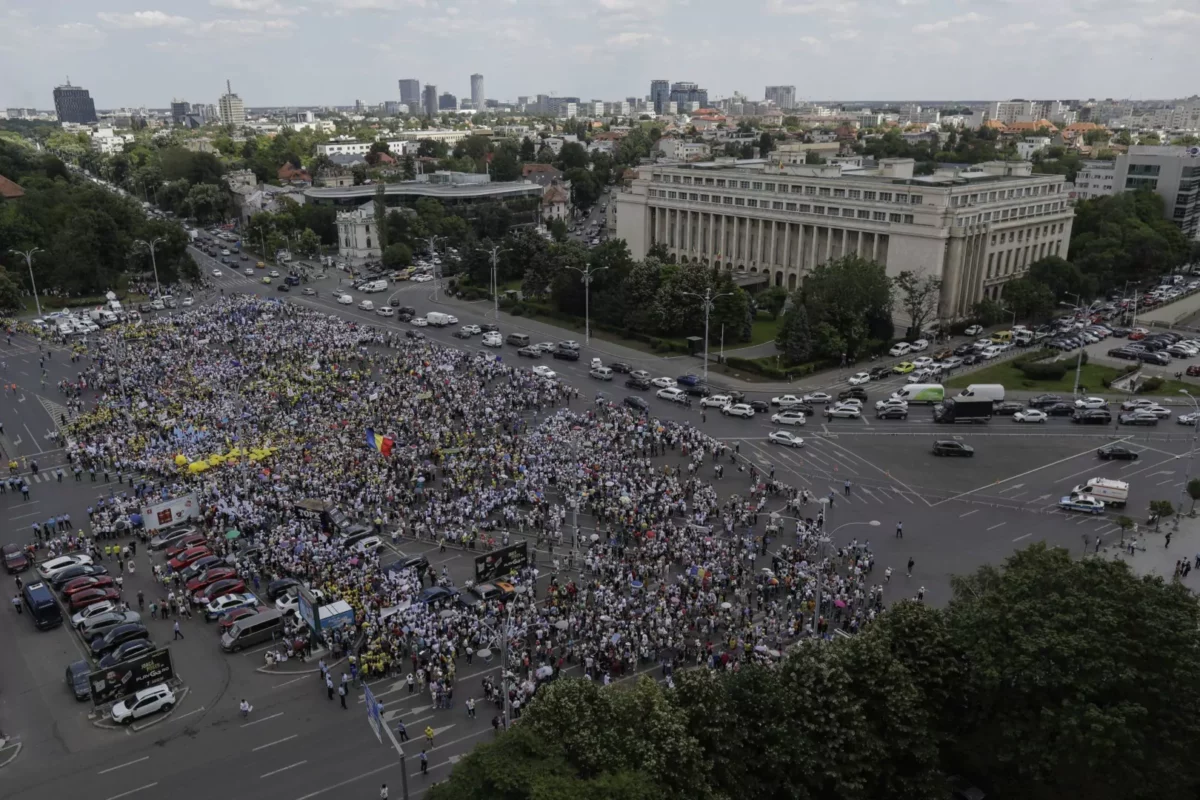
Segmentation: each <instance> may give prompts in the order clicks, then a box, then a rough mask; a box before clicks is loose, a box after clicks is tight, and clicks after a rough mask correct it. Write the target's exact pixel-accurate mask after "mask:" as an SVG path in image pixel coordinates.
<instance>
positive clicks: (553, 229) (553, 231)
mask: <svg viewBox="0 0 1200 800" xmlns="http://www.w3.org/2000/svg"><path fill="white" fill-rule="evenodd" d="M546 228H547V229H548V230H549V231H550V235H551V236H553V237H554V241H556V242H565V241H566V240H567V233H568V231H567V223H565V222H563V221H562V220H561V219H559V218H558V217H555V218H554V219H552V220H550V222H549V224H547V225H546Z"/></svg>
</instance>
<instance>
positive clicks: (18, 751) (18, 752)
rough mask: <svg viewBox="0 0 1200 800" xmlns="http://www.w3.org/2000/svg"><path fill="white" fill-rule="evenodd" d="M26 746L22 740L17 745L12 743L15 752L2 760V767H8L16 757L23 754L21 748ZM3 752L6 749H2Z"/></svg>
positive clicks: (0, 766)
mask: <svg viewBox="0 0 1200 800" xmlns="http://www.w3.org/2000/svg"><path fill="white" fill-rule="evenodd" d="M24 747H25V745H23V744H22V743H21V742H17V743H16V744H15V745H12V746H11V749H12V750H13V754H12V755H11V756H9V757H8V758H6V759H4V760H3V761H0V769H3V768H5V767H7V766H8V765H9V764H11V763H12V762H13V761H14V760H15V759H16V757H17V756H19V755H21V750H22V749H24ZM2 752H4V751H3V750H0V753H2Z"/></svg>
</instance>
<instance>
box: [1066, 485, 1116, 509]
mask: <svg viewBox="0 0 1200 800" xmlns="http://www.w3.org/2000/svg"><path fill="white" fill-rule="evenodd" d="M1071 495H1072V496H1074V497H1094V498H1096V499H1097V500H1101V501H1103V502H1104V504H1105V505H1109V506H1115V507H1116V508H1124V507H1125V504H1126V503H1127V502H1129V484H1128V483H1126V482H1125V481H1118V480H1114V479H1112V478H1089V479H1088V482H1087V483H1083V484H1080V485H1079V486H1076V487H1075V488H1074V489H1072V490H1071Z"/></svg>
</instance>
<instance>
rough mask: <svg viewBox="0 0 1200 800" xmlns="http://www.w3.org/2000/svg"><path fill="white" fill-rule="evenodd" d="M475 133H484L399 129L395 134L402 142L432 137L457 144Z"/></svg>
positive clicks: (477, 131)
mask: <svg viewBox="0 0 1200 800" xmlns="http://www.w3.org/2000/svg"><path fill="white" fill-rule="evenodd" d="M473 133H479V134H483V133H484V132H483V131H481V130H475V131H443V130H436V131H433V130H430V131H422V130H413V131H397V132H396V133H395V134H393V135H394V136H395V138H396V140H397V141H401V142H417V141H420V140H421V139H432V140H433V141H435V142H445V143H446V144H448V145H451V146H453V145H456V144H458V143H459V142H461V141H462V140H463V139H465V138H467V137H468V136H470V135H471V134H473Z"/></svg>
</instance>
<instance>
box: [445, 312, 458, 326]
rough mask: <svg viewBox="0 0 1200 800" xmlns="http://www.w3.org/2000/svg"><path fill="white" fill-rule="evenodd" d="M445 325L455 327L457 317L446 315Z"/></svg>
mask: <svg viewBox="0 0 1200 800" xmlns="http://www.w3.org/2000/svg"><path fill="white" fill-rule="evenodd" d="M446 324H447V325H457V324H458V317H456V316H454V315H453V314H447V315H446Z"/></svg>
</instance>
